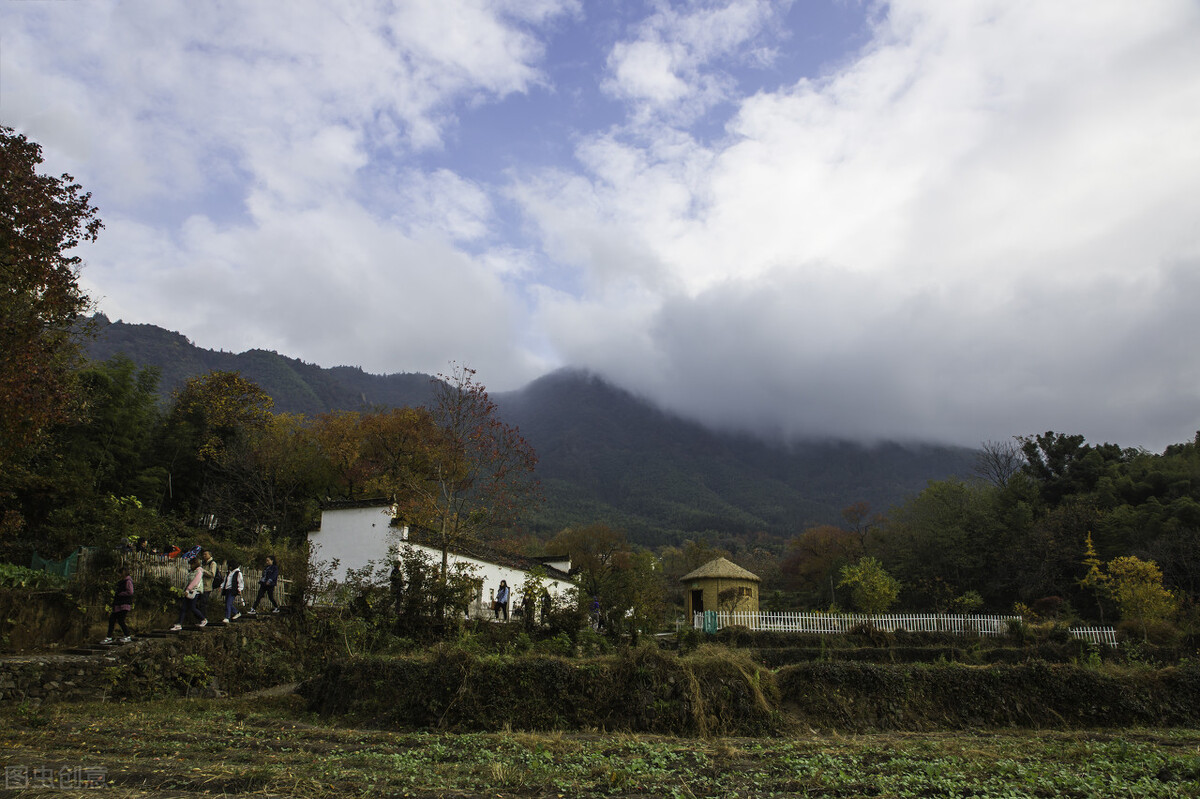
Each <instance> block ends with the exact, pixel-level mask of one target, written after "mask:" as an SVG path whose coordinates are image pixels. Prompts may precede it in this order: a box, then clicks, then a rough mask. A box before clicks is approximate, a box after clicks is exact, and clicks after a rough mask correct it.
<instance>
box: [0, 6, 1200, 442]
mask: <svg viewBox="0 0 1200 799" xmlns="http://www.w3.org/2000/svg"><path fill="white" fill-rule="evenodd" d="M602 6H603V7H602ZM0 30H3V34H2V36H3V48H0V58H2V59H3V62H2V63H0V81H2V86H0V89H2V91H0V118H2V119H3V121H4V122H5V124H10V125H14V126H16V127H17V128H19V129H20V130H22V131H23V132H25V133H27V134H28V135H29V136H30V137H31V138H34V139H35V140H37V141H39V142H40V143H42V144H43V145H44V146H45V147H46V155H47V160H48V164H47V165H48V167H49V168H50V169H52V170H55V171H70V172H72V173H73V174H74V175H75V176H76V178H77V179H79V180H80V181H81V182H83V183H84V184H85V185H86V186H87V187H88V188H89V189H91V190H92V191H93V192H94V199H95V201H96V202H97V204H98V205H99V206H100V208H101V212H102V216H103V217H104V220H105V222H106V225H107V227H106V230H105V231H104V234H103V236H102V239H101V241H100V242H99V243H98V244H97V245H95V246H93V247H90V248H89V249H88V251H87V252H85V253H82V254H83V255H84V257H85V258H86V261H87V265H86V268H85V270H84V272H83V280H84V282H85V284H86V286H87V288H88V289H89V291H90V292H91V293H92V294H93V295H94V297H95V298H96V299H97V300H98V303H99V307H100V309H101V310H103V311H105V312H106V313H107V314H108V315H109V316H111V317H113V318H123V319H125V320H126V321H131V322H153V323H156V324H160V325H163V326H165V327H169V328H172V329H178V330H181V331H182V332H184V333H185V334H187V335H188V336H190V337H191V338H192V339H193V340H194V341H196V343H197V344H200V345H201V346H208V347H221V348H225V349H232V350H243V349H247V348H251V347H264V348H273V349H277V350H279V351H281V352H284V353H286V354H289V355H293V356H296V357H301V358H304V359H305V360H309V361H314V362H317V363H321V364H323V365H335V364H339V363H350V364H357V365H361V366H363V367H364V368H366V369H368V370H370V371H374V372H396V371H405V370H421V371H430V372H437V371H444V370H445V368H446V365H447V363H448V362H449V361H451V360H457V361H459V362H466V363H469V364H470V365H472V366H474V367H476V368H477V369H478V370H479V372H480V376H481V378H482V379H483V380H484V381H485V382H486V383H487V384H488V385H489V386H491V387H493V388H497V389H505V388H513V387H515V386H517V385H520V384H521V383H523V382H525V381H527V380H529V379H531V378H533V377H535V376H536V375H538V374H540V373H542V372H544V371H546V370H548V369H551V368H554V367H556V366H559V365H572V366H579V367H584V368H588V369H591V370H594V371H596V372H598V373H600V374H603V375H604V376H606V377H607V378H609V379H611V380H613V381H615V382H617V383H619V384H621V385H623V386H625V387H626V388H629V389H631V390H634V391H637V392H639V393H641V394H644V395H646V396H649V397H651V398H653V399H656V400H658V401H659V402H661V403H662V404H664V405H666V406H667V407H669V408H671V409H673V410H676V411H678V412H680V413H683V414H685V415H689V416H692V417H695V418H698V419H700V420H702V421H706V422H709V423H712V424H717V425H722V426H726V427H735V428H742V429H749V430H754V431H759V432H764V433H768V434H777V433H781V434H785V435H788V436H822V437H823V436H838V437H843V436H848V437H856V438H865V439H878V438H892V439H902V440H929V439H933V440H941V441H950V442H956V443H963V444H975V443H978V442H979V441H981V440H985V439H997V438H1004V437H1007V436H1009V435H1014V434H1022V433H1032V432H1040V431H1044V430H1047V429H1054V430H1059V431H1063V432H1072V433H1076V432H1077V433H1083V434H1084V435H1086V436H1087V437H1088V438H1089V439H1091V440H1094V441H1101V440H1109V441H1115V442H1117V443H1121V444H1123V445H1128V446H1139V445H1142V446H1147V447H1151V448H1155V449H1157V448H1161V447H1162V446H1164V445H1165V444H1167V443H1171V442H1174V441H1182V440H1188V439H1190V438H1191V437H1192V435H1193V434H1194V432H1195V431H1196V430H1197V429H1200V349H1198V348H1197V347H1196V346H1195V342H1196V341H1197V340H1200V321H1197V320H1198V319H1200V314H1196V313H1194V312H1193V311H1192V308H1193V307H1194V306H1195V305H1196V300H1197V299H1198V298H1200V225H1197V224H1196V220H1197V219H1200V194H1198V193H1197V192H1196V189H1195V187H1196V186H1197V185H1200V147H1197V146H1196V143H1197V142H1200V6H1198V5H1197V4H1196V3H1195V2H1192V0H1147V2H1143V3H1137V4H1130V3H1127V2H1124V0H1098V1H1096V0H1092V1H1089V2H1082V1H1080V2H1069V1H1068V2H1054V3H1046V2H1034V1H1032V0H1029V1H1026V0H1016V1H1014V0H977V1H975V2H943V1H942V0H895V1H894V2H890V3H863V4H856V3H854V2H849V3H847V2H843V0H830V2H829V3H792V2H788V1H787V0H780V1H779V2H770V1H769V0H729V1H728V2H716V1H715V0H714V1H711V2H709V1H702V2H687V3H684V2H678V3H675V2H653V3H647V4H645V5H644V6H642V5H639V4H636V3H634V4H618V6H612V7H610V6H608V4H585V3H581V2H577V0H540V2H512V1H511V0H494V1H490V2H489V0H458V1H452V0H447V1H446V2H443V3H426V2H417V0H412V1H411V2H397V3H368V2H361V3H359V2H354V3H346V4H329V3H322V2H315V1H311V2H310V1H309V0H296V1H295V2H290V3H288V4H286V6H280V5H278V4H262V3H253V2H233V1H230V0H226V1H225V2H211V3H203V4H196V3H185V2H171V1H170V0H168V1H167V2H160V1H158V0H155V2H149V1H148V0H128V1H127V2H119V3H118V2H103V1H99V2H94V3H8V4H5V5H4V6H3V7H2V8H0Z"/></svg>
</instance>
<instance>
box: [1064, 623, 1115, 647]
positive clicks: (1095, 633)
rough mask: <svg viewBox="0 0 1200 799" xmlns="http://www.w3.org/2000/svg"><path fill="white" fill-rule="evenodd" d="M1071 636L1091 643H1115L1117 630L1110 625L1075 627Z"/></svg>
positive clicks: (1109, 644)
mask: <svg viewBox="0 0 1200 799" xmlns="http://www.w3.org/2000/svg"><path fill="white" fill-rule="evenodd" d="M1071 636H1072V637H1073V638H1079V639H1082V640H1084V641H1087V642H1088V643H1092V644H1103V645H1107V646H1116V645H1117V631H1116V630H1114V629H1113V628H1112V627H1076V628H1074V629H1072V630H1071Z"/></svg>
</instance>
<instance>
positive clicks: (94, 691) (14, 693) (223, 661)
mask: <svg viewBox="0 0 1200 799" xmlns="http://www.w3.org/2000/svg"><path fill="white" fill-rule="evenodd" d="M304 641H305V637H304V636H302V635H299V634H297V631H296V629H295V622H294V621H293V619H291V618H290V617H287V616H273V617H268V618H265V619H262V620H253V621H244V622H235V623H234V624H231V625H228V626H224V625H220V624H218V625H210V626H209V627H207V628H205V629H204V630H197V631H185V632H184V633H182V634H179V635H172V636H170V637H167V638H146V639H141V640H137V641H134V642H133V643H131V644H124V645H121V646H116V647H112V648H111V649H109V650H107V651H105V652H104V653H101V654H95V655H10V656H6V657H3V658H0V705H8V704H20V703H21V702H31V703H34V704H40V703H42V702H72V701H81V700H108V699H113V700H121V699H146V698H153V697H170V696H187V695H191V696H203V695H209V696H211V695H214V694H215V693H216V692H218V691H221V692H227V693H234V694H237V693H243V692H246V691H253V690H258V689H261V688H267V687H271V686H274V685H279V684H281V683H288V682H296V681H298V680H299V679H301V678H302V677H303V676H304V672H305V670H306V668H307V667H308V664H309V662H310V661H311V662H312V663H313V664H314V665H315V664H318V663H319V662H320V660H321V658H322V655H321V652H320V650H319V649H318V648H315V647H313V646H311V642H308V644H310V645H305V644H304V643H301V642H304Z"/></svg>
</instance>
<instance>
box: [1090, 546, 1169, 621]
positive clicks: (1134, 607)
mask: <svg viewBox="0 0 1200 799" xmlns="http://www.w3.org/2000/svg"><path fill="white" fill-rule="evenodd" d="M1107 590H1108V593H1109V595H1110V596H1111V597H1112V600H1113V602H1114V603H1115V604H1116V606H1117V609H1118V610H1120V612H1121V618H1122V619H1124V620H1126V621H1129V622H1132V623H1134V624H1136V625H1138V626H1139V627H1140V628H1141V630H1142V636H1143V637H1145V636H1146V633H1147V628H1148V626H1149V625H1150V624H1155V623H1158V622H1162V621H1166V620H1167V619H1168V618H1169V617H1170V616H1171V614H1172V613H1174V612H1175V610H1176V609H1177V608H1178V606H1179V601H1178V600H1177V599H1176V598H1175V596H1174V595H1173V594H1172V593H1171V592H1170V591H1168V590H1167V589H1166V588H1164V587H1163V578H1162V571H1161V570H1160V569H1159V568H1158V565H1157V564H1156V563H1155V562H1154V561H1152V560H1149V561H1147V560H1142V559H1141V558H1137V557H1134V556H1132V555H1125V556H1122V557H1119V558H1114V559H1113V560H1111V561H1109V564H1108V580H1107Z"/></svg>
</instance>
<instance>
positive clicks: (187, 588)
mask: <svg viewBox="0 0 1200 799" xmlns="http://www.w3.org/2000/svg"><path fill="white" fill-rule="evenodd" d="M188 568H189V569H191V574H190V575H188V580H187V583H186V584H185V585H184V588H183V602H181V603H180V605H179V621H177V622H175V626H174V627H172V628H171V631H172V632H176V631H178V630H182V629H183V623H184V622H185V621H187V617H188V614H189V613H192V614H195V615H196V616H197V617H199V619H200V624H199V625H197V626H199V627H203V626H204V625H206V624H208V619H207V618H205V616H204V611H202V610H200V594H201V592H203V591H204V569H203V568H201V566H200V559H199V558H192V559H191V560H190V561H188Z"/></svg>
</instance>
